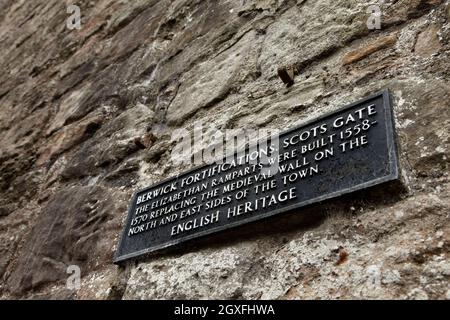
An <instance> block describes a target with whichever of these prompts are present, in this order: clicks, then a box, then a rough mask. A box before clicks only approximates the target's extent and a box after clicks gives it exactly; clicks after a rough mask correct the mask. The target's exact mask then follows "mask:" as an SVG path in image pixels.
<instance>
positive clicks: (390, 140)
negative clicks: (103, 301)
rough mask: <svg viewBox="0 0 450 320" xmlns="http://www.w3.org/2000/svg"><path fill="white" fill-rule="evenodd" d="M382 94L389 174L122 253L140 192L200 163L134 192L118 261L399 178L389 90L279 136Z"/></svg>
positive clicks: (197, 167) (296, 128)
mask: <svg viewBox="0 0 450 320" xmlns="http://www.w3.org/2000/svg"><path fill="white" fill-rule="evenodd" d="M380 96H382V97H383V106H384V109H385V118H386V121H385V125H386V136H387V147H388V155H389V164H390V170H389V172H390V173H389V174H388V175H385V176H383V177H378V178H376V179H374V180H371V181H367V182H364V183H360V184H358V185H355V186H353V187H350V188H345V189H342V190H339V191H334V192H331V193H328V194H326V195H322V196H318V197H315V198H312V199H308V200H305V201H302V202H299V203H295V204H292V205H289V206H286V207H283V208H278V209H275V210H272V211H269V212H266V213H264V214H261V215H257V216H253V217H249V218H248V219H245V220H242V221H236V222H231V223H228V224H226V225H222V226H218V227H215V228H211V229H208V230H204V231H200V232H197V233H195V234H191V235H188V236H185V237H183V238H180V239H174V240H171V241H168V242H166V243H163V244H159V245H156V246H153V247H149V248H145V249H142V250H139V251H135V252H132V253H128V254H125V255H121V256H119V255H118V252H119V249H120V247H121V245H122V240H123V238H124V236H126V231H127V230H125V227H126V226H128V224H129V222H130V219H131V217H132V212H133V210H134V208H135V205H134V204H135V203H136V200H137V196H138V194H140V193H142V192H145V191H147V190H150V189H152V188H155V187H157V186H159V185H162V184H165V183H166V182H169V181H171V180H174V179H178V178H180V177H181V176H184V175H188V174H190V173H192V172H194V171H196V170H199V169H201V168H205V167H207V166H210V165H211V164H202V165H199V166H195V167H193V168H192V169H189V170H187V171H184V172H182V173H179V174H177V175H176V176H172V177H169V178H166V179H164V180H161V181H159V182H157V183H155V184H153V185H151V186H149V187H146V188H143V189H141V190H138V191H136V192H135V193H134V195H133V197H132V199H133V201H132V202H131V204H130V208H129V210H128V215H127V218H126V220H125V221H126V222H125V225H124V227H123V228H124V229H123V231H122V234H121V236H120V240H119V242H118V246H117V249H116V253H115V255H114V264H121V263H123V262H125V261H127V260H130V259H133V258H137V257H139V256H143V255H145V254H149V253H152V252H155V251H160V250H164V249H166V248H169V247H172V246H175V245H177V244H180V243H183V242H186V241H189V240H192V239H196V238H200V237H203V236H206V235H209V234H213V233H218V232H221V231H224V230H227V229H231V228H234V227H237V226H241V225H245V224H248V223H251V222H255V221H260V220H263V219H267V218H269V217H272V216H275V215H278V214H280V213H286V212H290V211H292V210H295V209H299V208H302V207H306V206H308V205H310V204H313V203H319V202H322V201H324V200H329V199H332V198H336V197H339V196H341V195H344V194H350V193H353V192H355V191H358V190H361V189H367V188H370V187H373V186H376V185H380V184H382V183H385V182H389V181H394V180H398V179H399V170H400V169H399V160H398V157H399V156H398V148H397V143H396V129H395V121H394V110H393V104H392V97H391V94H390V91H389V89H384V90H381V91H378V92H377V93H375V94H372V95H370V96H368V97H365V98H363V99H361V100H358V101H356V102H353V103H351V104H348V105H345V106H344V107H341V108H337V109H336V110H333V111H330V112H327V113H326V114H324V115H322V116H320V117H317V118H314V119H310V120H308V121H306V122H304V123H301V124H299V125H296V126H294V127H292V128H290V129H288V130H285V131H283V132H281V133H280V134H279V136H282V135H284V134H287V133H290V132H293V131H296V130H299V129H301V128H303V127H306V126H308V125H310V124H312V123H314V122H318V121H320V120H322V119H325V118H327V117H329V116H332V115H333V114H336V113H340V112H343V111H345V110H347V109H351V108H353V107H354V106H356V105H359V104H364V103H365V102H367V101H369V100H373V99H375V98H378V97H380ZM248 148H249V146H246V147H245V148H244V149H243V150H241V151H239V152H245V151H246V150H247V149H248Z"/></svg>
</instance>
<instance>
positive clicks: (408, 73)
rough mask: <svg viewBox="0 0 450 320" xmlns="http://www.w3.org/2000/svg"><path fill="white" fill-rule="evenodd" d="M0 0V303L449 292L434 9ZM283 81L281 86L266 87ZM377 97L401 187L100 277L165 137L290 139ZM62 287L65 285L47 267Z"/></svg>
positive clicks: (153, 177)
mask: <svg viewBox="0 0 450 320" xmlns="http://www.w3.org/2000/svg"><path fill="white" fill-rule="evenodd" d="M69 3H71V1H60V0H35V1H34V0H33V1H26V0H20V1H16V0H0V70H1V71H2V72H1V74H0V108H1V112H0V132H1V135H0V173H1V179H0V297H1V298H4V299H8V298H23V299H25V298H34V299H37V298H76V299H120V298H122V299H140V298H144V299H172V298H220V299H222V298H229V299H232V298H246V299H247V298H249V299H317V298H320V299H325V298H339V299H352V298H376V299H378V298H396V299H397V298H402V299H403V298H412V299H415V298H419V299H425V298H433V299H435V298H439V299H450V287H449V279H450V261H449V254H450V225H449V223H448V222H449V214H450V202H449V199H450V197H449V159H450V150H449V132H450V117H449V107H450V103H449V101H450V82H449V75H450V62H449V61H450V60H449V53H450V51H449V50H450V44H449V35H450V25H449V20H450V4H449V1H444V0H395V1H385V4H384V5H382V7H381V8H382V13H383V16H382V28H381V30H372V31H371V30H369V29H368V27H367V25H366V22H367V19H368V16H369V15H368V14H367V13H366V10H367V7H368V1H364V0H335V1H326V0H314V1H312V0H297V1H292V0H258V1H256V0H247V1H245V0H244V1H243V0H223V1H219V0H160V1H157V0H136V1H128V0H123V1H118V0H117V1H114V0H99V1H87V0H86V1H85V0H80V1H76V2H75V3H76V4H78V5H79V6H80V8H81V12H82V15H83V20H82V28H81V30H79V31H78V30H69V29H68V28H67V27H66V19H67V17H68V14H67V12H66V5H67V4H69ZM280 66H293V67H294V68H295V69H296V77H295V83H294V85H292V86H290V87H288V88H287V87H286V85H284V84H283V82H282V81H281V80H280V78H279V77H278V75H277V69H278V68H279V67H280ZM385 88H388V89H390V90H391V93H392V96H393V104H394V112H395V118H396V126H397V131H398V141H399V148H400V156H401V160H402V176H403V186H402V187H401V188H400V187H397V188H394V189H393V190H389V191H388V190H377V191H376V192H375V191H374V192H362V193H358V194H355V195H352V196H349V197H344V198H342V199H337V200H334V201H330V202H327V203H324V204H322V205H317V206H314V207H311V208H309V209H303V210H300V211H299V212H297V214H290V215H285V216H282V217H279V218H276V219H275V220H271V221H267V222H264V221H263V222H261V223H257V224H252V225H248V226H245V227H242V228H240V229H238V230H234V231H230V232H229V233H226V234H223V235H217V236H214V237H211V238H208V239H207V240H205V241H199V242H195V243H191V244H188V245H186V246H185V247H183V248H180V249H178V250H175V251H172V252H168V253H163V254H158V255H154V256H150V257H147V258H145V259H143V260H140V261H139V262H136V263H130V264H128V265H126V266H122V267H118V266H115V265H113V264H112V260H113V255H114V252H115V249H116V246H117V244H118V237H119V234H120V233H121V230H122V227H123V224H124V220H125V218H126V214H127V206H128V204H129V201H130V199H131V195H132V194H133V192H134V191H136V190H137V189H140V188H142V187H146V186H148V185H150V184H152V183H155V182H157V181H159V180H161V179H164V178H167V177H170V176H173V175H175V174H176V173H179V172H182V171H183V170H185V169H186V168H185V167H181V166H178V165H175V164H174V163H173V161H172V158H171V150H172V148H173V147H174V143H173V142H172V141H171V135H172V132H173V130H174V129H176V128H186V129H188V130H191V129H192V126H193V123H194V121H196V120H201V121H203V122H205V123H210V124H213V125H215V126H216V127H217V128H220V129H230V128H241V127H245V128H255V129H257V128H269V127H270V128H280V129H285V128H289V127H293V126H295V125H296V124H300V123H302V122H305V121H307V120H309V119H312V118H315V117H317V116H319V115H321V114H323V113H326V112H329V111H331V110H334V109H336V108H339V107H341V106H343V105H344V104H347V103H350V102H354V101H356V100H358V99H359V98H362V97H364V96H367V95H369V94H371V93H374V92H377V91H379V90H381V89H385ZM73 264H75V265H78V266H80V268H81V272H82V280H81V289H79V290H69V289H68V288H66V279H67V276H68V275H67V273H66V270H67V267H68V266H69V265H73Z"/></svg>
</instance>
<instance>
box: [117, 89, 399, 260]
mask: <svg viewBox="0 0 450 320" xmlns="http://www.w3.org/2000/svg"><path fill="white" fill-rule="evenodd" d="M261 150H262V149H260V147H259V145H258V146H257V147H255V148H252V147H250V148H247V149H246V150H245V153H243V154H247V155H249V154H250V153H251V152H255V151H256V152H262V151H261ZM263 151H265V155H266V157H269V159H272V165H273V164H274V163H275V164H276V165H277V170H273V171H272V172H270V173H268V172H267V168H266V170H265V171H262V170H261V168H265V167H264V166H263V165H261V164H258V163H256V164H255V161H254V159H252V158H251V157H245V156H243V154H240V155H235V157H234V161H231V162H230V161H225V163H223V164H217V163H214V164H208V165H204V166H201V167H197V168H195V169H193V170H191V171H189V172H186V173H183V174H181V175H179V176H177V177H174V178H171V179H168V180H165V181H163V182H160V183H158V184H156V185H154V186H151V187H149V188H147V189H144V190H141V191H139V192H137V193H136V194H135V196H134V198H133V202H132V203H131V206H130V210H129V214H128V218H127V222H126V225H125V229H124V231H123V234H122V237H121V240H120V243H119V248H118V250H117V253H116V258H115V262H116V263H119V262H122V261H125V260H127V259H130V258H134V257H137V256H140V255H143V254H146V253H149V252H152V251H156V250H160V249H164V248H167V247H169V246H173V245H176V244H179V243H181V242H184V241H186V240H189V239H193V238H197V237H200V236H205V235H208V234H211V233H215V232H218V231H221V230H225V229H228V228H232V227H235V226H238V225H242V224H245V223H249V222H251V221H255V220H260V219H262V218H266V217H269V216H273V215H276V214H279V213H282V212H286V211H291V210H293V209H297V208H300V207H302V206H305V205H309V204H312V203H316V202H319V201H323V200H325V199H329V198H333V197H337V196H340V195H342V194H346V193H350V192H353V191H356V190H360V189H364V188H368V187H371V186H374V185H377V184H381V183H384V182H387V181H391V180H397V179H398V159H397V152H396V143H395V132H394V121H393V113H392V106H391V102H390V96H389V92H388V91H383V92H381V93H378V94H376V95H373V96H371V97H368V98H366V99H364V100H362V101H359V102H357V103H354V104H351V105H349V106H346V107H344V108H342V109H340V110H338V111H336V112H333V113H332V114H328V115H326V116H323V117H321V118H319V119H316V120H313V121H310V122H309V123H307V124H305V125H302V126H300V127H297V128H294V129H291V130H289V131H287V132H284V133H282V134H280V135H279V143H277V144H273V145H272V144H269V145H268V147H267V148H266V149H264V150H263ZM275 151H277V152H275ZM258 154H260V153H258ZM261 154H262V153H261ZM261 154H260V155H261Z"/></svg>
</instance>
